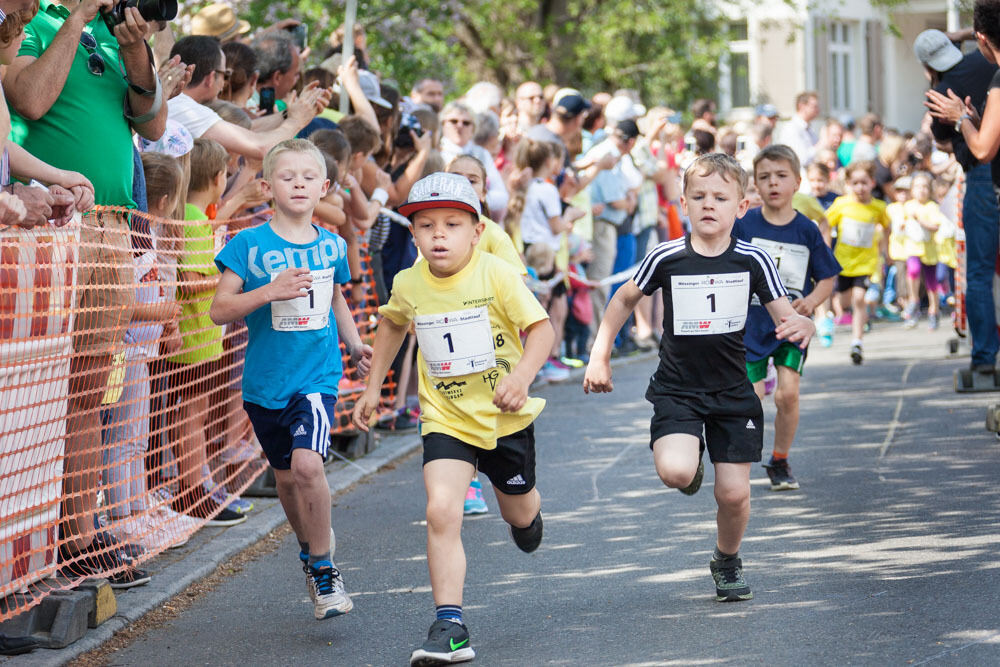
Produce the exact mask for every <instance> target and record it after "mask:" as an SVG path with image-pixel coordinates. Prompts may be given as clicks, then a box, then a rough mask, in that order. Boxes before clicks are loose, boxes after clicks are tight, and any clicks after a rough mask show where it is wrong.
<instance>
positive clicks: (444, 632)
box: [410, 619, 476, 667]
mask: <svg viewBox="0 0 1000 667" xmlns="http://www.w3.org/2000/svg"><path fill="white" fill-rule="evenodd" d="M475 657H476V652H475V651H473V650H472V646H470V645H469V629H468V628H467V627H465V625H464V624H463V623H455V622H454V621H445V620H441V619H438V620H436V621H434V623H432V624H431V629H430V630H429V631H428V632H427V641H425V642H424V644H423V646H421V647H420V648H418V649H417V650H416V651H414V652H413V653H411V654H410V665H411V667H417V666H419V667H425V666H429V665H450V664H452V663H455V662H467V661H469V660H472V659H474V658H475Z"/></svg>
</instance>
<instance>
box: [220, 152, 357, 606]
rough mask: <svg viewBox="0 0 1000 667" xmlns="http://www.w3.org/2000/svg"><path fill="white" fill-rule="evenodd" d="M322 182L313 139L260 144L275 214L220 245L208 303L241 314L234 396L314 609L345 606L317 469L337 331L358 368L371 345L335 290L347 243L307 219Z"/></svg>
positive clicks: (346, 276)
mask: <svg viewBox="0 0 1000 667" xmlns="http://www.w3.org/2000/svg"><path fill="white" fill-rule="evenodd" d="M329 185H330V181H329V180H327V178H326V161H325V160H324V159H323V155H322V154H321V153H320V152H319V149H317V148H316V147H315V146H314V145H313V144H312V143H311V142H309V141H307V140H305V139H289V140H287V141H283V142H281V143H280V144H278V145H277V146H275V147H274V148H272V149H271V150H270V151H269V152H268V154H267V155H266V156H265V158H264V186H263V187H264V193H265V194H266V195H269V196H270V198H272V199H273V203H274V216H273V217H272V219H271V220H270V221H269V222H268V223H266V224H264V225H261V226H259V227H254V228H251V229H245V230H243V231H241V232H240V233H239V234H237V235H236V236H235V237H234V238H233V240H231V241H230V242H229V243H228V244H226V246H225V247H223V249H222V251H221V252H219V254H218V256H217V257H216V258H215V261H216V264H217V265H218V267H219V270H220V271H222V272H223V274H222V278H221V279H220V280H219V285H218V288H217V290H216V294H215V299H214V300H213V302H212V308H211V311H210V315H211V318H212V321H213V322H215V323H216V324H225V323H228V322H233V321H235V320H238V319H240V318H244V317H245V318H246V324H247V329H248V331H249V334H250V340H249V343H248V344H247V350H246V365H245V367H244V373H243V399H244V404H243V405H244V408H245V409H246V411H247V414H248V415H249V417H250V421H251V423H252V424H253V428H254V432H255V433H256V435H257V439H258V440H259V441H260V444H261V447H262V448H263V450H264V454H265V455H266V456H267V460H268V463H269V464H270V465H271V467H272V468H273V469H274V477H275V481H276V485H277V490H278V498H279V500H280V501H281V506H282V507H283V508H284V510H285V516H286V517H287V518H288V523H289V524H291V526H292V530H294V531H295V536H296V538H297V539H298V541H299V546H300V548H301V552H300V553H299V558H300V559H301V560H302V563H303V570H304V571H305V572H306V575H307V583H308V588H309V595H310V597H311V598H312V600H313V604H314V615H315V617H316V618H317V619H318V620H322V619H324V618H330V617H331V616H337V615H339V614H346V613H347V612H349V611H350V610H351V609H352V608H353V606H354V605H353V603H352V602H351V598H349V597H348V596H347V594H346V593H345V591H344V582H343V579H342V578H341V576H340V572H339V571H338V570H337V568H336V567H335V566H334V564H333V560H332V554H331V552H332V545H331V541H332V536H333V533H332V530H331V528H330V487H329V485H328V483H327V481H326V474H325V472H324V470H323V462H324V460H325V458H326V454H327V448H328V446H329V441H330V424H331V422H332V418H333V406H334V403H336V400H337V385H338V383H339V382H340V377H341V375H342V374H343V364H342V361H341V355H340V341H341V340H343V342H344V344H345V346H346V347H347V351H348V352H349V354H350V357H351V362H352V363H353V364H354V365H356V366H357V368H358V372H359V374H360V375H361V376H362V377H363V376H365V375H367V373H368V371H369V369H370V368H371V353H372V351H371V348H370V347H369V346H367V345H364V344H362V342H361V338H360V337H359V336H358V330H357V328H356V327H355V324H354V319H353V318H352V316H351V311H350V309H349V308H348V306H347V302H346V301H345V300H344V296H343V293H342V291H341V285H342V284H344V283H347V282H348V281H349V280H350V277H351V276H350V269H349V268H348V265H347V244H346V243H345V242H344V240H343V239H342V238H340V237H339V236H336V235H335V234H332V233H330V232H328V231H326V230H325V229H322V228H320V227H317V226H316V225H314V224H312V216H313V209H315V207H316V203H317V202H318V201H319V200H320V199H321V198H322V197H323V196H324V195H325V194H326V190H327V188H328V187H329Z"/></svg>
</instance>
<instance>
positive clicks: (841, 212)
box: [826, 195, 889, 277]
mask: <svg viewBox="0 0 1000 667" xmlns="http://www.w3.org/2000/svg"><path fill="white" fill-rule="evenodd" d="M885 208H886V207H885V202H883V201H881V200H878V199H872V200H871V201H870V202H868V203H867V204H862V203H861V202H859V201H857V200H856V199H854V198H853V197H851V196H848V195H845V196H843V197H837V198H836V199H835V200H834V201H833V203H832V204H830V208H829V209H827V211H826V219H827V220H828V221H829V222H830V228H831V229H833V230H836V232H837V246H836V247H835V248H834V249H833V254H834V256H835V257H836V258H837V261H838V262H840V266H841V271H840V275H842V276H849V277H853V276H867V275H870V274H871V273H872V272H873V271H874V270H875V269H876V268H878V259H879V257H878V244H879V239H880V238H881V236H880V234H881V233H883V230H885V231H887V230H886V229H885V228H887V227H888V226H889V216H888V215H886V212H885Z"/></svg>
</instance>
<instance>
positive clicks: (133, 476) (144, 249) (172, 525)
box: [102, 153, 198, 551]
mask: <svg viewBox="0 0 1000 667" xmlns="http://www.w3.org/2000/svg"><path fill="white" fill-rule="evenodd" d="M142 165H143V172H144V174H145V178H146V192H147V197H148V205H149V213H150V216H151V219H150V220H146V219H145V218H143V219H142V220H141V227H142V228H143V229H142V231H138V225H136V226H135V227H134V228H133V232H132V245H133V247H134V248H135V255H136V259H135V275H136V284H137V285H138V287H137V289H136V305H135V310H134V311H133V314H132V325H131V326H130V327H129V329H128V331H127V332H126V333H125V343H126V345H125V361H126V364H127V365H126V368H125V378H124V382H123V386H124V390H123V392H122V395H121V398H119V400H118V402H117V403H116V404H114V405H113V406H111V407H110V408H109V409H108V410H107V411H106V413H105V415H104V419H103V420H102V421H103V422H104V424H105V430H104V445H105V447H104V449H103V451H102V455H103V460H104V466H105V477H104V485H105V487H104V488H105V494H106V495H105V505H106V506H107V507H108V519H109V520H110V528H111V531H112V533H113V534H114V535H115V537H117V538H118V539H119V540H121V541H122V542H125V543H129V544H137V545H139V546H140V547H142V548H143V549H145V550H146V551H162V550H163V549H166V548H168V547H176V546H180V545H182V544H184V543H185V542H187V535H189V534H191V533H193V532H194V531H195V529H196V528H197V525H198V522H197V521H195V520H194V519H191V518H189V517H187V516H185V515H183V514H179V513H177V512H174V511H173V510H172V509H169V508H167V507H164V506H162V503H157V502H156V501H155V500H154V499H153V498H152V497H151V496H150V494H149V492H148V489H147V487H146V452H147V449H148V447H149V415H150V380H149V368H148V366H147V362H148V360H152V359H155V358H156V357H157V356H159V354H160V345H161V341H162V342H163V346H164V347H163V349H164V351H165V352H176V351H177V350H178V349H179V348H180V346H181V339H180V336H179V332H178V328H177V319H178V317H179V316H180V312H181V308H180V306H179V305H178V304H177V302H176V301H174V300H173V299H172V298H170V299H168V298H166V295H165V292H164V289H163V284H162V283H163V277H162V276H161V275H160V272H159V268H160V266H161V261H162V260H161V257H162V254H163V252H164V251H166V252H170V251H171V250H173V249H174V248H173V245H174V244H173V239H172V238H171V235H172V233H173V229H172V226H171V225H161V224H158V223H159V221H158V220H157V219H156V218H165V217H168V216H169V215H170V214H171V212H172V211H173V210H174V208H175V207H176V205H177V200H178V199H180V198H181V192H180V185H181V182H182V181H183V176H184V175H183V172H182V171H181V167H180V165H179V164H178V162H177V160H175V159H174V158H172V157H170V156H169V155H164V154H163V153H143V154H142ZM136 222H137V223H138V222H140V221H139V220H138V219H137V221H136ZM157 505H160V506H157Z"/></svg>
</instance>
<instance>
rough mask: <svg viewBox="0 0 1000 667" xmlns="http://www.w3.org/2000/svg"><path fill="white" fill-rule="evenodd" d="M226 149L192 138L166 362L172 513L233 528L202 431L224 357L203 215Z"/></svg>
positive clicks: (235, 517) (220, 182) (216, 190)
mask: <svg viewBox="0 0 1000 667" xmlns="http://www.w3.org/2000/svg"><path fill="white" fill-rule="evenodd" d="M228 160H229V155H228V154H227V153H226V149H225V148H223V147H222V145H221V144H219V143H218V142H216V141H213V140H211V139H203V138H199V139H195V140H194V148H193V149H192V150H191V180H190V183H189V184H188V191H187V205H186V206H185V210H184V212H185V216H184V219H185V221H187V222H188V224H185V225H184V250H183V253H182V254H181V256H180V260H179V261H178V263H177V264H178V267H177V268H178V276H177V278H178V283H179V284H178V288H177V290H178V294H179V296H180V300H181V320H180V327H179V328H180V333H181V337H182V339H183V345H182V348H181V351H180V352H179V353H178V354H175V355H174V356H172V357H170V359H169V360H168V363H167V367H168V369H169V371H170V377H169V382H170V390H171V394H170V397H171V399H170V401H169V404H170V406H171V407H173V404H174V403H175V402H176V401H178V400H179V401H180V403H179V405H178V406H177V420H176V422H175V427H174V428H173V429H171V437H172V440H173V442H174V454H175V456H176V458H177V466H178V469H179V479H178V492H177V494H176V495H175V496H174V499H173V508H174V509H175V510H176V511H178V512H184V513H186V514H189V515H191V516H194V517H198V518H203V519H208V520H209V521H208V525H212V526H234V525H236V524H238V523H242V522H244V521H246V516H243V515H241V514H239V513H237V512H233V511H232V510H229V509H227V508H225V507H223V506H222V505H220V504H219V503H218V502H216V501H215V500H213V499H212V498H211V497H209V495H208V494H207V493H206V491H205V489H204V487H203V484H202V483H203V481H204V479H203V475H204V473H203V468H204V466H205V465H206V464H207V452H206V445H207V438H206V435H205V428H206V426H207V422H208V415H209V410H210V409H211V402H210V396H211V394H212V392H213V391H214V390H215V387H216V385H217V383H218V382H219V377H218V370H219V369H218V368H217V366H218V364H217V363H216V362H217V361H218V359H219V358H220V357H221V356H222V328H221V327H217V326H215V325H214V324H212V320H211V318H209V316H208V310H209V307H210V306H211V302H212V295H213V293H214V291H215V286H216V284H217V283H218V281H219V270H218V269H217V268H216V266H215V264H214V262H213V261H212V259H213V255H214V252H215V233H214V231H213V229H212V223H211V221H210V220H209V218H208V216H207V215H206V211H207V210H208V208H209V207H210V206H213V205H215V204H217V203H218V201H219V197H220V196H221V195H222V192H223V190H225V187H226V162H227V161H228Z"/></svg>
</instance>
